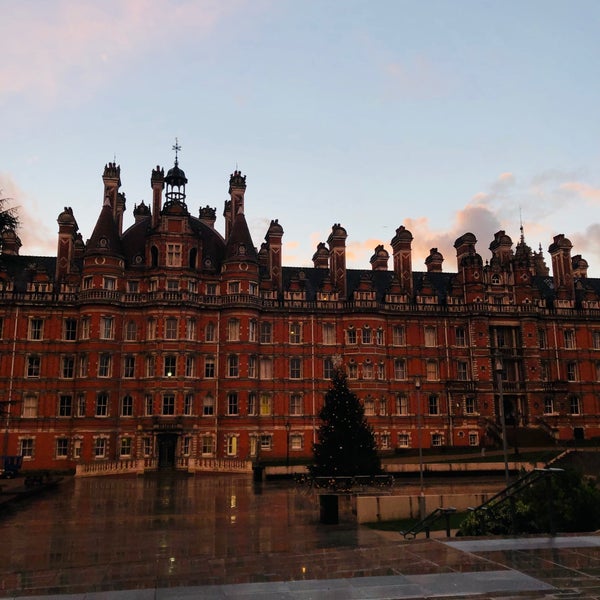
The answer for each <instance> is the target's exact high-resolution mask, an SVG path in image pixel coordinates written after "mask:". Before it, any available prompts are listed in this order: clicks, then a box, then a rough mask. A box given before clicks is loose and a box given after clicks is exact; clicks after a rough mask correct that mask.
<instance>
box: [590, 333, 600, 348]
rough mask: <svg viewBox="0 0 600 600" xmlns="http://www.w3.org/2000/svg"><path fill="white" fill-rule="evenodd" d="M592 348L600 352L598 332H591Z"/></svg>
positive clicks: (599, 334)
mask: <svg viewBox="0 0 600 600" xmlns="http://www.w3.org/2000/svg"><path fill="white" fill-rule="evenodd" d="M592 348H594V350H600V331H592Z"/></svg>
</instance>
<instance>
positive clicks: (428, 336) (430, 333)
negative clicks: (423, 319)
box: [425, 327, 437, 348]
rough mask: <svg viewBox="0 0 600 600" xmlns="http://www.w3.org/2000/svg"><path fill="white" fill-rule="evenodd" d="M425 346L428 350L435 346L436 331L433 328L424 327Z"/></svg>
mask: <svg viewBox="0 0 600 600" xmlns="http://www.w3.org/2000/svg"><path fill="white" fill-rule="evenodd" d="M425 345H426V346H427V347H429V348H434V347H435V346H437V330H436V328H435V327H425Z"/></svg>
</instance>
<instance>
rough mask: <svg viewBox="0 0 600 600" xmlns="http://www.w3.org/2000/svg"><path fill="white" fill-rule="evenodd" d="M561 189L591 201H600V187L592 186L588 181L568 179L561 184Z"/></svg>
mask: <svg viewBox="0 0 600 600" xmlns="http://www.w3.org/2000/svg"><path fill="white" fill-rule="evenodd" d="M559 189H561V190H564V191H566V192H571V193H573V194H575V195H576V196H579V197H580V198H583V199H584V200H588V201H591V202H593V203H595V202H600V189H599V188H595V187H592V186H591V185H589V184H587V183H581V182H579V181H568V182H566V183H563V184H561V185H560V188H559Z"/></svg>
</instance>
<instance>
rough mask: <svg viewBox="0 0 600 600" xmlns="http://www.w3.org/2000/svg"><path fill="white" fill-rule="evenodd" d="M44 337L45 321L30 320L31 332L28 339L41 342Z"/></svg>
mask: <svg viewBox="0 0 600 600" xmlns="http://www.w3.org/2000/svg"><path fill="white" fill-rule="evenodd" d="M43 336H44V320H43V319H36V318H31V319H29V331H28V333H27V339H30V340H41V339H42V338H43Z"/></svg>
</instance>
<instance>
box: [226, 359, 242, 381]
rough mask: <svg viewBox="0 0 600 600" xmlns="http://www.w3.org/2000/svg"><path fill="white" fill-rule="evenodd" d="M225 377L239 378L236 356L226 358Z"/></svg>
mask: <svg viewBox="0 0 600 600" xmlns="http://www.w3.org/2000/svg"><path fill="white" fill-rule="evenodd" d="M227 376H228V377H239V376H240V361H239V358H238V357H237V355H236V354H230V355H229V356H228V357H227Z"/></svg>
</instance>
